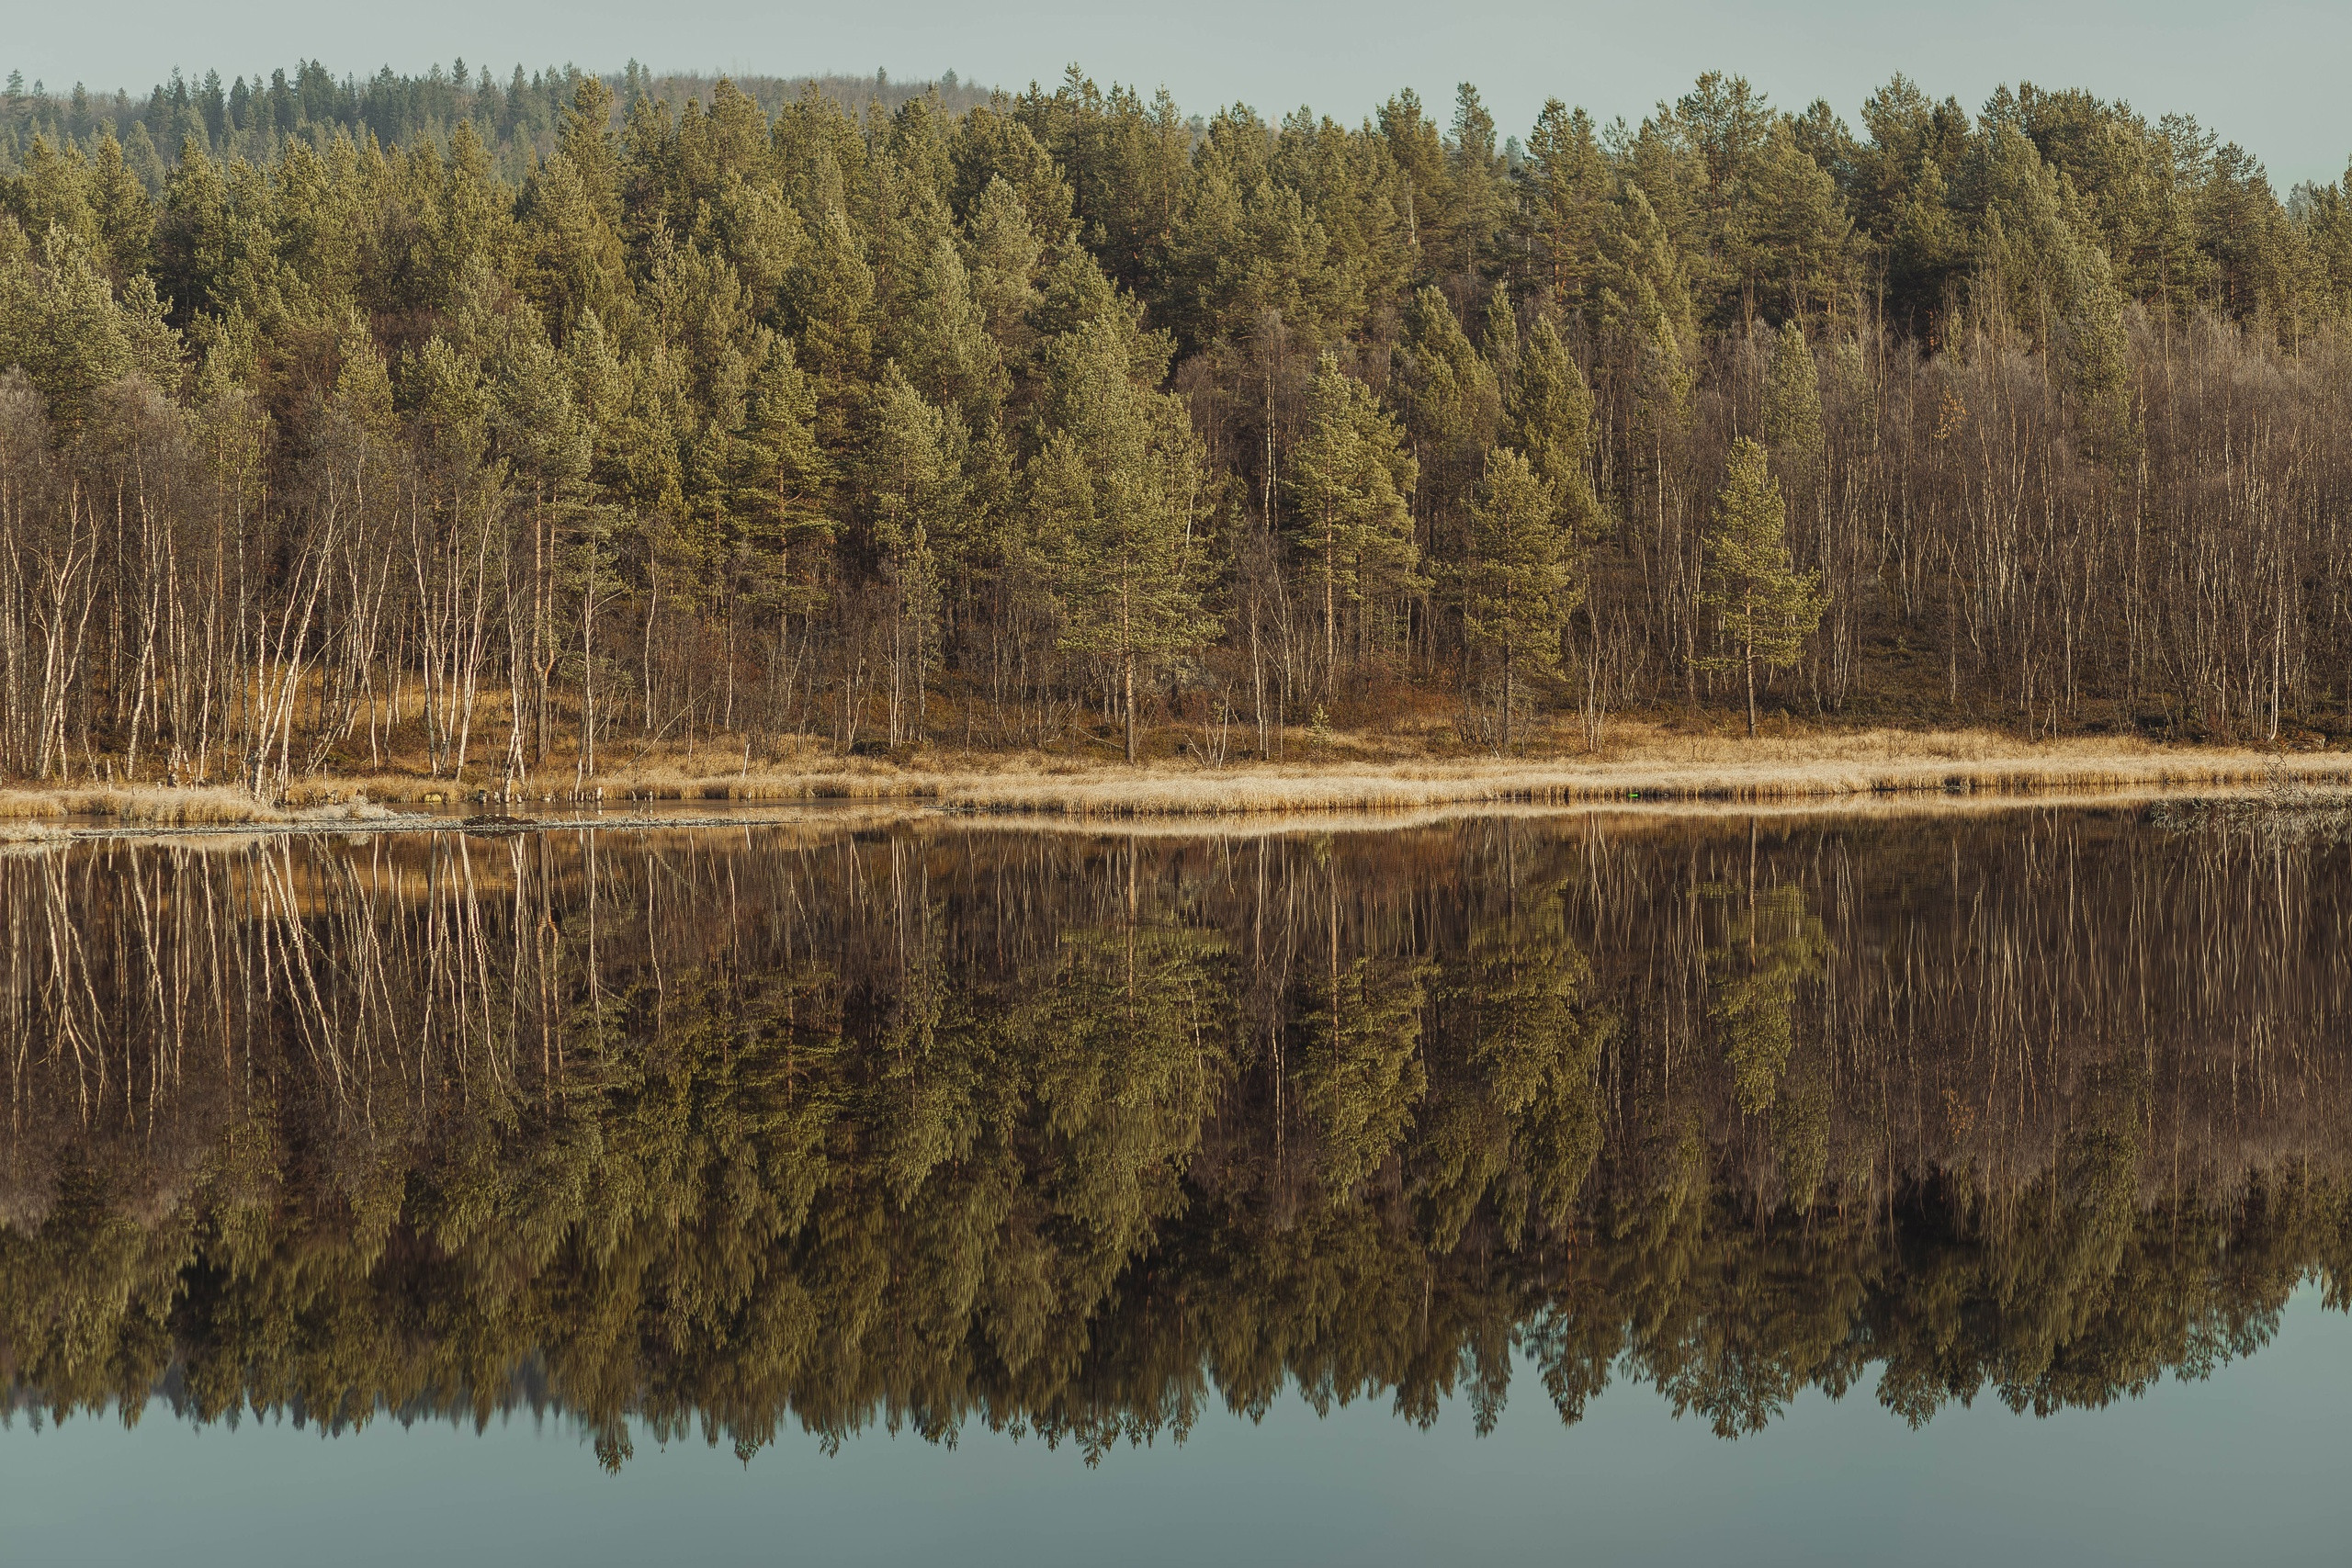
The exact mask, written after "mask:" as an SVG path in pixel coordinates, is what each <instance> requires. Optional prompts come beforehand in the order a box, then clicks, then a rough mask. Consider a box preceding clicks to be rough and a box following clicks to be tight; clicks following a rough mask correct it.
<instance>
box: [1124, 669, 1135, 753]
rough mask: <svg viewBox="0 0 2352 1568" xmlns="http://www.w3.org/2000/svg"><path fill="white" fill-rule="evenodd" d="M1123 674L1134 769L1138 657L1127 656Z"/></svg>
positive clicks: (1128, 749) (1128, 750) (1128, 744)
mask: <svg viewBox="0 0 2352 1568" xmlns="http://www.w3.org/2000/svg"><path fill="white" fill-rule="evenodd" d="M1121 673H1122V676H1123V682H1122V683H1123V684H1124V686H1125V697H1126V704H1127V764H1128V766H1130V767H1132V766H1134V765H1135V760H1136V656H1135V655H1134V654H1132V653H1130V654H1128V655H1127V657H1126V660H1125V665H1124V667H1123V669H1122V671H1121Z"/></svg>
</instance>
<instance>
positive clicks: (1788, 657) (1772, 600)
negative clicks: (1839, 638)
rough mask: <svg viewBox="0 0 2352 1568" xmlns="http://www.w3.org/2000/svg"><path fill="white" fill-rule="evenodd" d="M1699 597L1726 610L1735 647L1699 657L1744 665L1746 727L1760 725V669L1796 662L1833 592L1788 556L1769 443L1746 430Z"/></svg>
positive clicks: (1711, 663) (1713, 663)
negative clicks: (1756, 439) (1828, 592)
mask: <svg viewBox="0 0 2352 1568" xmlns="http://www.w3.org/2000/svg"><path fill="white" fill-rule="evenodd" d="M1705 546H1706V556H1707V565H1706V575H1705V578H1704V584H1703V586H1702V588H1701V590H1700V601H1701V602H1702V604H1710V605H1713V607H1715V608H1716V609H1717V610H1719V611H1721V612H1722V621H1723V630H1724V640H1725V641H1726V642H1727V643H1728V644H1729V645H1730V649H1731V651H1729V652H1726V653H1724V654H1721V655H1717V656H1714V657H1711V658H1706V659H1702V660H1700V661H1699V662H1700V665H1701V667H1702V669H1708V670H1722V671H1732V670H1736V671H1742V672H1743V673H1744V674H1745V676H1746V678H1747V733H1748V734H1749V736H1751V737H1753V736H1754V735H1755V733H1756V670H1757V666H1758V665H1759V664H1760V665H1762V666H1763V667H1764V668H1765V669H1767V670H1774V669H1781V668H1784V667H1786V666H1788V665H1791V664H1794V663H1795V662H1796V661H1797V660H1798V658H1799V657H1800V656H1801V655H1802V654H1803V653H1804V643H1805V639H1806V638H1807V637H1811V636H1812V635H1813V633H1814V630H1815V627H1817V626H1819V625H1820V624H1821V613H1822V611H1823V609H1824V608H1825V607H1826V604H1827V602H1828V601H1827V598H1826V595H1825V594H1824V593H1823V592H1822V590H1821V573H1820V572H1819V571H1818V570H1814V571H1806V572H1800V571H1798V570H1796V569H1795V567H1794V566H1793V565H1792V563H1791V561H1790V559H1789V544H1788V503H1787V502H1785V501H1784V500H1783V499H1782V497H1781V482H1780V480H1778V479H1774V478H1773V477H1772V472H1771V468H1770V465H1769V464H1768V462H1767V461H1766V457H1765V453H1764V448H1763V447H1762V446H1758V444H1757V443H1756V442H1754V441H1751V440H1749V439H1747V437H1745V436H1743V437H1741V438H1740V439H1739V440H1738V441H1736V442H1735V443H1733V445H1732V453H1731V468H1730V473H1729V476H1728V478H1727V479H1726V480H1725V482H1724V488H1723V493H1722V494H1721V495H1720V496H1719V497H1718V498H1717V500H1716V502H1715V516H1714V521H1713V525H1712V526H1710V527H1709V529H1708V530H1707V535H1706V540H1705Z"/></svg>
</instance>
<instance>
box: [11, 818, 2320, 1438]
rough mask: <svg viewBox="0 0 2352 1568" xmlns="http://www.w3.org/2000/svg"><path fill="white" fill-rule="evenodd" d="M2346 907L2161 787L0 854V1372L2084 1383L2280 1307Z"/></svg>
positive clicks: (945, 1391) (825, 1383)
mask: <svg viewBox="0 0 2352 1568" xmlns="http://www.w3.org/2000/svg"><path fill="white" fill-rule="evenodd" d="M2347 870H2352V863H2347V855H2346V848H2345V845H2344V843H2343V841H2342V837H2341V835H2340V833H2339V832H2338V831H2337V830H2336V829H2335V826H2334V824H2333V823H2332V822H2331V821H2330V820H2329V819H2327V818H2323V817H2319V816H2301V815H2298V814H2296V813H2293V812H2283V813H2282V812H2265V813H2257V814H2251V815H2231V814H2228V813H2218V812H2216V813H2195V812H2188V813H2184V812H2180V811H2177V810H2175V811H2171V812H2166V813H2162V814H2156V815H2154V816H2149V815H2144V814H2137V813H2094V812H2069V811H2058V810H2046V811H2043V810H2032V811H2018V812H2014V813H2007V814H2002V815H1999V816H1996V817H1989V818H1933V819H1920V820H1913V821H1908V822H1905V821H1890V820H1877V821H1865V820H1845V821H1839V820H1835V819H1779V820H1773V819H1766V820H1759V821H1754V822H1750V821H1746V820H1742V821H1737V822H1714V823H1692V822H1684V823H1673V822H1665V823H1661V822H1657V821H1640V820H1635V819H1632V818H1617V819H1607V818H1578V819H1570V820H1553V821H1544V820H1541V819H1519V820H1487V821H1474V822H1466V823H1462V824H1457V825H1451V826H1445V827H1440V828H1426V829H1411V830H1400V831H1391V832H1380V833H1374V832H1365V833H1341V834H1329V835H1319V836H1318V835H1283V834H1267V835H1260V836H1250V837H1211V836H1197V837H1182V836H1103V835H1089V834H1080V833H1071V832H1062V831H1040V830H1018V831H1016V830H988V829H981V830H971V831H951V830H944V829H936V828H918V827H908V828H901V829H888V830H878V829H868V830H852V829H846V828H844V829H826V828H810V827H776V828H770V829H750V830H744V829H732V830H706V831H700V832H692V833H688V832H673V833H656V834H644V835H629V834H617V833H609V834H596V835H590V834H585V833H579V832H565V833H560V834H546V835H533V836H515V837H504V838H478V837H464V836H435V837H429V838H426V837H391V836H379V837H374V838H359V839H353V840H325V839H297V840H283V839H278V840H255V841H251V842H245V843H240V844H233V845H223V844H212V845H205V844H201V843H199V844H195V845H189V844H164V843H154V844H143V845H142V844H137V843H130V842H119V843H107V844H96V845H85V846H81V847H77V848H75V849H74V850H73V851H71V852H63V853H57V852H51V853H44V854H32V855H19V856H16V857H12V858H7V859H5V860H0V913H5V917H6V930H7V934H6V939H5V940H6V967H5V975H4V977H0V1009H5V1021H6V1031H5V1039H6V1042H7V1045H6V1093H7V1110H6V1126H5V1133H0V1372H5V1376H6V1382H7V1397H8V1398H9V1400H10V1401H11V1402H12V1405H13V1407H14V1408H17V1409H19V1410H26V1411H36V1412H41V1413H45V1414H47V1415H50V1416H58V1415H62V1414H65V1413H68V1412H73V1411H78V1410H87V1409H96V1408H100V1407H106V1406H110V1405H112V1404H115V1403H116V1402H121V1403H122V1404H124V1405H125V1406H126V1407H128V1408H130V1409H134V1410H135V1409H137V1408H139V1407H141V1405H142V1404H143V1403H144V1402H145V1401H147V1400H148V1399H149V1398H150V1396H151V1395H152V1394H153V1393H155V1392H156V1391H159V1390H160V1391H161V1392H162V1393H163V1394H164V1396H165V1397H166V1398H168V1400H169V1401H170V1402H171V1404H173V1406H174V1407H175V1408H176V1409H178V1410H179V1411H180V1412H182V1413H183V1414H184V1415H186V1416H188V1417H190V1418H192V1419H196V1420H201V1421H210V1420H219V1419H223V1418H232V1419H233V1418H235V1417H236V1416H238V1415H239V1414H240V1413H243V1412H248V1411H261V1412H279V1413H290V1414H292V1415H294V1416H297V1417H298V1418H300V1419H304V1420H309V1421H315V1422H319V1423H322V1424H324V1425H326V1426H328V1427H330V1428H334V1427H345V1426H350V1425H355V1424H358V1423H364V1422H367V1421H368V1420H370V1419H374V1418H378V1417H379V1416H381V1415H383V1414H385V1413H388V1412H390V1413H395V1414H403V1415H416V1414H437V1415H458V1416H471V1417H474V1418H478V1419H487V1418H488V1417H490V1416H492V1415H494V1414H495V1413H497V1412H499V1411H501V1410H503V1409H513V1408H515V1407H517V1406H529V1407H536V1408H546V1407H555V1408H559V1409H560V1410H562V1411H564V1412H566V1413H568V1414H570V1415H571V1416H575V1417H577V1418H578V1419H580V1420H582V1421H583V1422H584V1423H586V1424H587V1425H588V1426H589V1427H590V1428H591V1429H592V1430H594V1431H596V1432H597V1433H599V1434H601V1437H600V1439H599V1444H598V1449H599V1453H600V1455H601V1456H602V1457H603V1459H604V1460H605V1462H607V1463H609V1464H617V1463H620V1462H622V1461H623V1460H625V1459H626V1457H627V1456H628V1451H629V1442H630V1439H629V1437H628V1433H629V1431H630V1430H631V1427H632V1420H631V1418H632V1417H634V1418H637V1429H638V1430H640V1431H642V1430H645V1429H648V1428H649V1427H650V1430H652V1431H653V1432H655V1433H657V1434H660V1435H664V1436H668V1435H678V1436H685V1435H692V1434H699V1435H702V1436H705V1437H707V1438H711V1439H712V1440H714V1441H727V1442H731V1443H732V1444H734V1445H735V1446H736V1447H737V1448H738V1449H739V1450H742V1451H744V1452H746V1453H748V1452H749V1451H751V1450H753V1449H756V1448H758V1447H759V1446H761V1445H763V1444H765V1443H768V1442H770V1441H772V1440H774V1438H775V1436H776V1435H777V1433H778V1431H779V1429H780V1428H782V1427H793V1426H797V1427H805V1428H807V1429H809V1430H811V1431H814V1432H816V1433H818V1434H820V1436H821V1437H823V1438H826V1439H827V1440H829V1441H837V1440H838V1439H840V1438H842V1437H843V1436H845V1435H847V1434H850V1433H852V1432H854V1431H856V1430H858V1429H860V1428H861V1427H865V1426H866V1425H868V1424H870V1423H873V1422H876V1421H886V1422H888V1423H890V1424H892V1425H893V1426H894V1427H907V1428H911V1429H912V1430H915V1431H917V1432H920V1433H922V1434H924V1435H926V1436H931V1437H944V1436H946V1435H949V1434H952V1433H954V1432H955V1431H956V1430H958V1429H959V1428H960V1427H963V1426H965V1425H966V1424H967V1423H982V1424H985V1425H987V1426H989V1427H998V1428H1012V1429H1014V1430H1018V1431H1035V1432H1037V1433H1040V1434H1042V1435H1044V1436H1045V1437H1046V1438H1048V1439H1050V1440H1054V1441H1057V1442H1058V1441H1062V1440H1065V1439H1067V1440H1069V1441H1070V1442H1072V1443H1075V1444H1078V1445H1080V1447H1081V1448H1082V1449H1083V1450H1085V1451H1087V1452H1088V1453H1090V1454H1091V1453H1093V1452H1097V1451H1099V1450H1101V1449H1102V1448H1103V1447H1104V1446H1106V1445H1108V1444H1111V1443H1114V1442H1116V1441H1118V1440H1119V1439H1121V1438H1141V1437H1145V1436H1148V1435H1152V1434H1158V1433H1171V1432H1172V1433H1175V1434H1179V1435H1181V1434H1182V1433H1183V1432H1184V1431H1185V1430H1187V1429H1188V1428H1189V1427H1191V1426H1192V1425H1193V1423H1194V1422H1195V1421H1197V1420H1198V1419H1200V1418H1201V1417H1202V1416H1203V1415H1204V1414H1205V1413H1208V1412H1211V1411H1215V1410H1218V1409H1224V1408H1234V1409H1238V1410H1243V1411H1251V1412H1256V1411H1262V1410H1264V1409H1265V1408H1267V1406H1268V1405H1269V1404H1270V1402H1271V1401H1272V1399H1273V1398H1274V1397H1275V1395H1276V1394H1277V1393H1280V1392H1281V1391H1282V1390H1283V1388H1285V1387H1286V1386H1290V1385H1291V1384H1293V1383H1295V1385H1296V1386H1298V1387H1299V1388H1301V1389H1303V1390H1304V1391H1305V1392H1306V1394H1307V1396H1308V1397H1309V1398H1310V1400H1312V1401H1314V1402H1316V1403H1317V1404H1318V1406H1328V1405H1329V1404H1333V1403H1343V1402H1347V1401H1350V1400H1353V1399H1358V1398H1364V1397H1378V1398H1383V1399H1386V1400H1389V1401H1392V1402H1393V1404H1394V1406H1395V1408H1396V1410H1397V1412H1398V1414H1400V1415H1401V1416H1405V1417H1407V1418H1408V1419H1411V1420H1416V1421H1422V1422H1426V1421H1428V1420H1430V1419H1431V1418H1433V1416H1435V1414H1436V1412H1437V1410H1438V1408H1439V1405H1440V1404H1441V1403H1442V1401H1444V1400H1446V1399H1448V1398H1450V1397H1454V1396H1461V1397H1464V1398H1466V1400H1467V1402H1468V1403H1469V1404H1470V1406H1471V1408H1472V1409H1473V1410H1474V1411H1475V1412H1476V1413H1477V1417H1478V1419H1479V1421H1480V1422H1481V1424H1482V1426H1483V1425H1484V1424H1487V1423H1490V1422H1491V1421H1492V1420H1493V1419H1494V1417H1495V1415H1496V1413H1497V1412H1498V1411H1499V1410H1500V1408H1501V1407H1502V1404H1503V1402H1504V1400H1505V1398H1506V1395H1507V1394H1508V1393H1513V1392H1516V1393H1517V1394H1518V1396H1519V1397H1521V1398H1531V1397H1540V1398H1542V1399H1544V1400H1545V1401H1548V1402H1549V1403H1550V1404H1552V1405H1554V1406H1555V1407H1556V1409H1557V1410H1558V1412H1559V1413H1560V1415H1561V1416H1563V1417H1565V1418H1566V1419H1569V1420H1574V1419H1576V1418H1577V1416H1579V1414H1580V1413H1581V1412H1582V1411H1583V1410H1584V1409H1585V1407H1586V1405H1587V1404H1588V1403H1589V1401H1590V1400H1591V1399H1592V1398H1593V1397H1594V1395H1595V1394H1597V1393H1599V1392H1600V1390H1601V1389H1602V1388H1603V1387H1604V1386H1606V1385H1607V1384H1608V1383H1609V1382H1611V1380H1612V1379H1619V1380H1631V1381H1634V1382H1640V1383H1645V1384H1649V1385H1652V1386H1654V1387H1655V1388H1656V1389H1657V1391H1658V1392H1659V1393H1661V1394H1662V1395H1663V1396H1664V1397H1665V1398H1667V1399H1668V1401H1670V1402H1671V1403H1672V1404H1673V1405H1674V1407H1675V1408H1676V1409H1677V1410H1679V1411H1689V1412H1691V1413H1694V1414H1696V1415H1697V1416H1699V1417H1700V1418H1702V1419H1703V1420H1705V1421H1706V1422H1709V1423H1711V1424H1712V1425H1713V1427H1715V1429H1717V1430H1718V1431H1721V1432H1724V1433H1725V1434H1736V1433H1739V1432H1743V1431H1748V1430H1753V1429H1755V1428H1758V1427H1761V1426H1762V1425H1764V1424H1765V1423H1767V1422H1769V1421H1770V1420H1771V1419H1772V1417H1773V1416H1774V1415H1775V1413H1776V1412H1778V1411H1780V1410H1781V1409H1782V1408H1783V1407H1784V1406H1785V1405H1786V1404H1788V1402H1789V1401H1790V1400H1791V1398H1792V1396H1793V1395H1794V1394H1795V1393H1798V1392H1799V1391H1801V1390H1803V1389H1804V1388H1807V1387H1819V1388H1822V1389H1826V1390H1827V1391H1829V1392H1831V1393H1842V1392H1844V1391H1846V1390H1849V1389H1857V1388H1859V1389H1865V1390H1869V1391H1871V1392H1873V1393H1875V1396H1876V1397H1877V1398H1878V1399H1880V1400H1882V1401H1883V1402H1884V1403H1885V1404H1888V1405H1889V1406H1890V1407H1892V1408H1893V1409H1894V1411H1896V1412H1897V1413H1899V1414H1900V1415H1902V1416H1905V1417H1907V1418H1909V1419H1911V1420H1914V1421H1921V1420H1926V1419H1928V1417H1929V1416H1932V1415H1933V1414H1934V1412H1935V1411H1936V1410H1937V1409H1938V1408H1939V1407H1940V1406H1941V1405H1943V1404H1946V1403H1947V1402H1950V1401H1952V1400H1956V1399H1957V1400H1966V1399H1971V1398H1974V1397H1978V1396H1980V1395H1991V1396H1993V1397H1997V1398H1999V1399H2001V1400H2003V1401H2005V1402H2007V1404H2010V1405H2012V1406H2014V1407H2016V1408H2018V1409H2020V1410H2034V1411H2049V1410H2052V1409H2054V1408H2057V1407H2060V1406H2064V1405H2098V1404H2104V1403H2106V1402H2109V1401H2111V1400H2113V1399H2115V1398H2117V1397H2118V1396H2119V1395H2122V1394H2126V1393H2132V1392H2135V1391H2138V1390H2140V1389H2143V1388H2144V1387H2145V1386H2147V1385H2148V1384H2149V1383H2150V1382H2152V1381H2153V1380H2154V1379H2155V1378H2157V1377H2158V1376H2160V1375H2162V1374H2164V1373H2165V1372H2166V1371H2178V1372H2182V1373H2186V1374H2189V1375H2195V1374H2197V1373H2199V1372H2201V1371H2205V1370H2208V1369H2210V1368H2211V1367H2212V1366H2213V1365H2215V1364H2217V1363H2218V1362H2219V1361H2221V1360H2222V1359H2227V1358H2229V1357H2232V1356H2236V1355H2241V1354H2244V1353H2246V1352H2248V1351H2250V1350H2252V1349H2254V1348H2257V1347H2258V1346H2260V1345H2261V1344H2262V1343H2263V1342H2264V1340H2265V1339H2266V1338H2267V1337H2268V1335H2269V1334H2270V1333H2271V1331H2272V1328H2273V1326H2274V1325H2275V1322H2276V1319H2277V1314H2278V1310H2279V1307H2280V1305H2281V1303H2283V1302H2284V1301H2285V1300H2286V1298H2287V1296H2288V1294H2289V1293H2290V1291H2291V1290H2292V1289H2293V1288H2294V1287H2295V1285H2296V1284H2297V1283H2298V1282H2299V1281H2301V1280H2304V1279H2307V1278H2311V1277H2312V1276H2314V1275H2316V1276H2317V1277H2318V1278H2320V1279H2321V1280H2323V1282H2324V1286H2325V1288H2326V1290H2327V1291H2328V1292H2329V1295H2330V1302H2331V1304H2333V1305H2335V1306H2337V1307H2341V1306H2343V1305H2344V1304H2345V1301H2346V1281H2352V1270H2348V1269H2347V1268H2346V1265H2347V1262H2352V1197H2348V1196H2347V1195H2348V1194H2352V1185H2347V1176H2352V1171H2347V1169H2346V1154H2345V1145H2346V1132H2345V1129H2346V1128H2347V1127H2352V1116H2348V1115H2347V1113H2352V1081H2347V1066H2352V1063H2347V1052H2352V1044H2348V1043H2347V1031H2346V1022H2347V1012H2352V1005H2348V1004H2352V976H2347V973H2346V962H2345V958H2344V954H2343V952H2342V932H2343V931H2344V929H2345V925H2344V915H2345V904H2346V893H2347V889H2348V888H2352V877H2347ZM1522 1357H1523V1358H1524V1359H1525V1362H1526V1364H1532V1366H1533V1367H1534V1368H1536V1369H1537V1370H1539V1371H1540V1375H1541V1380H1542V1387H1541V1389H1540V1390H1530V1389H1525V1388H1521V1389H1520V1390H1517V1391H1513V1390H1511V1388H1510V1382H1511V1370H1512V1368H1513V1365H1514V1363H1515V1361H1518V1360H1521V1358H1522Z"/></svg>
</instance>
